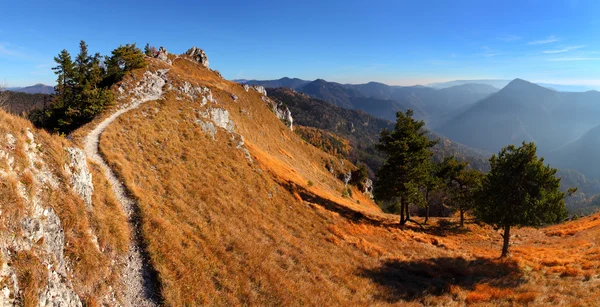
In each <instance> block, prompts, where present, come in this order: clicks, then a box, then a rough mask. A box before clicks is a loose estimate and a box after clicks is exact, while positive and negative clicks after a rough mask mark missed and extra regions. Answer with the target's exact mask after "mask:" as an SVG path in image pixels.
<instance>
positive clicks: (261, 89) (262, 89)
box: [242, 84, 267, 96]
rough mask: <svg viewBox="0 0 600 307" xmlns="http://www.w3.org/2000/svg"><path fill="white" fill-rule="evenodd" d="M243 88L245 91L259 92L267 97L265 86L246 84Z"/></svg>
mask: <svg viewBox="0 0 600 307" xmlns="http://www.w3.org/2000/svg"><path fill="white" fill-rule="evenodd" d="M242 87H243V88H244V90H245V91H246V92H247V91H249V90H250V89H253V90H255V91H257V92H258V93H259V94H261V95H263V96H267V90H266V89H265V87H264V86H262V85H252V86H250V85H248V84H244V85H242Z"/></svg>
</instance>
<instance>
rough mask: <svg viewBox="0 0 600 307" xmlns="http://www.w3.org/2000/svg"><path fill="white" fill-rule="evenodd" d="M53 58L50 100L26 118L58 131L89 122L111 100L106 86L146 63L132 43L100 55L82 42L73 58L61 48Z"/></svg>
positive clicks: (70, 129) (68, 129) (65, 131)
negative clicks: (54, 64) (52, 95)
mask: <svg viewBox="0 0 600 307" xmlns="http://www.w3.org/2000/svg"><path fill="white" fill-rule="evenodd" d="M54 61H55V62H56V64H57V66H56V67H54V68H52V70H54V73H55V74H56V75H57V79H56V87H55V88H54V90H55V95H54V99H53V100H52V102H51V103H50V104H48V105H46V106H45V107H43V108H41V109H38V110H35V111H33V112H31V113H30V114H29V119H30V120H31V121H32V122H33V123H34V124H35V125H36V126H38V127H40V128H44V129H46V130H48V131H52V132H58V133H69V132H71V131H73V130H74V129H76V128H78V127H80V126H81V125H83V124H85V123H87V122H89V121H91V120H92V119H93V118H94V117H95V116H96V115H97V114H99V113H100V112H102V111H104V110H105V109H106V107H108V106H110V105H112V104H113V103H114V101H115V97H114V95H113V94H112V92H111V91H110V87H111V86H112V85H113V84H115V83H117V82H119V81H120V80H121V79H122V78H123V76H124V75H125V74H126V73H127V72H128V71H130V70H133V69H136V68H142V67H145V66H146V61H145V57H144V53H142V51H141V50H140V49H139V48H137V47H136V45H135V44H131V45H130V44H127V45H125V46H119V47H118V48H116V49H114V50H113V51H112V53H111V55H110V56H102V55H100V53H95V54H90V53H89V51H88V46H87V44H86V43H85V42H84V41H81V42H80V43H79V53H78V54H77V56H76V57H75V60H73V58H72V57H71V54H70V53H69V52H68V51H67V50H63V51H61V52H60V53H59V54H58V56H56V57H55V58H54Z"/></svg>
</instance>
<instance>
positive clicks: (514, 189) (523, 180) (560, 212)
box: [475, 142, 575, 257]
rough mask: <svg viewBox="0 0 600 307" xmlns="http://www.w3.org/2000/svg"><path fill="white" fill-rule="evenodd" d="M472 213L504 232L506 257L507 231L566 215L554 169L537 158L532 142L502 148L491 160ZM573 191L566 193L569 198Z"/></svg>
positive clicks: (538, 224)
mask: <svg viewBox="0 0 600 307" xmlns="http://www.w3.org/2000/svg"><path fill="white" fill-rule="evenodd" d="M490 166H491V170H490V172H489V173H488V174H487V175H486V176H485V177H484V179H483V184H482V189H481V192H480V195H479V196H480V199H479V201H478V202H477V206H476V210H475V214H476V216H477V218H478V219H480V220H481V221H483V222H484V223H487V224H490V225H492V226H494V227H495V228H498V229H503V230H504V234H503V238H504V244H503V246H502V257H506V256H508V254H509V253H508V246H509V242H510V228H511V227H515V226H517V227H519V226H534V227H539V226H542V225H544V224H549V223H557V222H559V221H562V220H563V219H564V218H565V217H566V216H567V210H566V208H565V201H564V198H565V193H563V192H561V191H560V190H559V187H560V178H556V176H555V175H556V169H555V168H551V167H550V165H544V158H538V157H537V154H536V146H535V144H534V143H525V142H523V145H522V146H521V147H518V148H517V147H515V146H514V145H510V146H507V147H505V148H503V149H502V150H501V151H500V153H499V154H498V155H493V156H492V158H490ZM574 192H575V190H573V189H571V190H569V195H570V194H572V193H574Z"/></svg>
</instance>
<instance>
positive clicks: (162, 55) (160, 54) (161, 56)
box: [156, 46, 171, 64]
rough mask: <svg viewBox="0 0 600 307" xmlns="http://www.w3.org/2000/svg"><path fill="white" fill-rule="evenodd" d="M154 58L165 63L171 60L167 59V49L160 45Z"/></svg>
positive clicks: (169, 62)
mask: <svg viewBox="0 0 600 307" xmlns="http://www.w3.org/2000/svg"><path fill="white" fill-rule="evenodd" d="M156 58H157V59H159V60H161V61H163V62H165V63H167V64H171V60H169V52H168V51H167V49H165V47H162V46H161V47H160V48H159V49H158V53H157V54H156Z"/></svg>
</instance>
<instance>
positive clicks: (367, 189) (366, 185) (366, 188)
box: [362, 178, 373, 199]
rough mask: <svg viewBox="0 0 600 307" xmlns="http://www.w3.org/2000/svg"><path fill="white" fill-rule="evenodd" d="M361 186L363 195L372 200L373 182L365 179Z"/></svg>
mask: <svg viewBox="0 0 600 307" xmlns="http://www.w3.org/2000/svg"><path fill="white" fill-rule="evenodd" d="M362 186H363V190H362V192H363V194H364V195H367V196H368V197H369V198H371V199H372V198H373V180H371V179H369V178H367V179H365V181H364V182H363V183H362Z"/></svg>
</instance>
